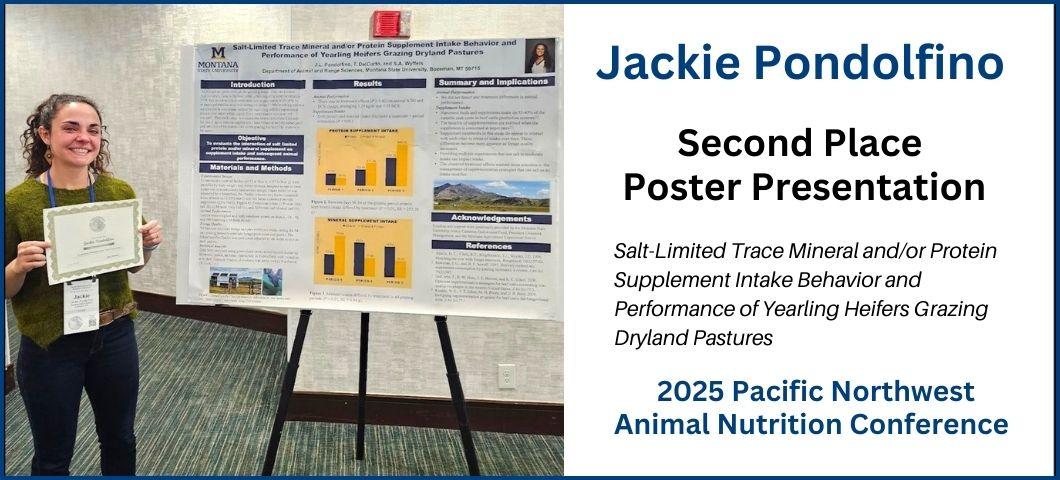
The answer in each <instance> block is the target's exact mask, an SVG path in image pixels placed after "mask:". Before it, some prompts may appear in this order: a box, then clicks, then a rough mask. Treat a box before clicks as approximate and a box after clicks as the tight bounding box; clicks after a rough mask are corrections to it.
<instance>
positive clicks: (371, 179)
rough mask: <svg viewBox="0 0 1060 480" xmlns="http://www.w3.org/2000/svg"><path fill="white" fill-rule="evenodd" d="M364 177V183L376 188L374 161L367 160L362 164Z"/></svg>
mask: <svg viewBox="0 0 1060 480" xmlns="http://www.w3.org/2000/svg"><path fill="white" fill-rule="evenodd" d="M364 177H365V182H364V183H366V184H368V185H371V186H373V187H374V186H376V183H375V180H376V176H375V160H369V161H367V162H365V164H364Z"/></svg>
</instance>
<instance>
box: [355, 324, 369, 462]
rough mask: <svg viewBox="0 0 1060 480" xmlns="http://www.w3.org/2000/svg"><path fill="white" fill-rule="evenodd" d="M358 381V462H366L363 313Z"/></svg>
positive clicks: (366, 349)
mask: <svg viewBox="0 0 1060 480" xmlns="http://www.w3.org/2000/svg"><path fill="white" fill-rule="evenodd" d="M359 369H360V377H359V379H358V381H357V460H364V417H365V402H366V401H367V400H368V392H367V391H368V388H367V387H368V313H367V312H361V362H360V367H359Z"/></svg>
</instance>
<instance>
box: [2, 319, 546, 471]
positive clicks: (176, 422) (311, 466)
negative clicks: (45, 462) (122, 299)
mask: <svg viewBox="0 0 1060 480" xmlns="http://www.w3.org/2000/svg"><path fill="white" fill-rule="evenodd" d="M136 322H137V324H136V329H137V339H138V341H139V345H140V369H141V374H140V375H141V377H140V405H139V409H138V410H137V416H136V432H137V449H138V452H139V453H138V459H137V461H138V467H137V471H138V473H139V474H140V475H258V474H260V473H261V466H262V463H263V461H264V458H265V448H266V446H267V444H268V437H269V431H270V429H271V428H272V419H273V416H274V415H275V413H276V403H277V402H278V401H279V389H280V380H281V376H282V375H283V367H284V360H283V357H284V353H283V352H284V348H285V346H284V341H285V340H284V337H281V336H276V335H269V334H265V333H260V332H254V331H250V330H246V329H241V328H234V327H226V326H221V325H215V324H209V323H205V322H200V321H195V320H188V319H184V318H179V317H172V316H168V315H160V314H155V313H144V314H143V315H142V316H141V318H140V319H138V320H137V321H136ZM11 345H12V350H13V351H12V352H11V353H12V358H17V354H18V342H17V333H16V334H12V341H11ZM5 410H6V411H5V412H4V413H5V417H4V420H5V421H4V428H5V432H6V435H5V436H6V445H5V449H6V454H7V455H6V456H7V458H6V460H7V464H6V473H7V475H28V474H29V464H30V458H31V456H32V454H33V448H32V440H31V438H30V433H29V424H28V422H27V421H26V412H25V406H24V405H23V403H22V398H21V397H20V396H19V394H18V390H17V389H16V390H14V391H12V392H11V393H10V394H8V395H7V396H6V409H5ZM356 431H357V427H356V426H355V425H347V424H328V423H313V422H287V423H286V424H285V427H284V431H283V437H282V440H281V442H280V450H279V454H278V455H277V459H276V468H275V471H274V474H275V475H466V474H467V466H466V464H465V462H464V456H463V451H462V448H461V445H460V432H459V431H457V430H442V429H432V428H411V427H390V426H369V427H368V428H367V430H366V440H365V444H366V447H365V449H366V454H365V457H366V459H365V460H364V461H362V462H357V461H356V460H354V458H353V456H354V445H355V442H356ZM474 435H475V447H476V450H477V451H478V458H479V467H480V469H481V472H482V474H483V475H562V473H563V438H562V437H555V436H543V435H514V434H502V433H490V432H475V434H474ZM71 473H72V474H74V475H99V448H98V447H97V444H96V439H95V430H94V426H93V422H92V409H91V407H90V406H89V404H88V397H87V396H82V402H81V417H80V419H79V421H78V435H77V443H76V445H75V447H74V460H73V465H72V466H71Z"/></svg>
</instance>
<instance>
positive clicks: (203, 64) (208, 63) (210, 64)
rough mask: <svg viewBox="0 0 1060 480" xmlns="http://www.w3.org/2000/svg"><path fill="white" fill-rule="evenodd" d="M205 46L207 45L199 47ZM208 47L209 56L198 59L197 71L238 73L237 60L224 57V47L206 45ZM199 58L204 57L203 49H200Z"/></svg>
mask: <svg viewBox="0 0 1060 480" xmlns="http://www.w3.org/2000/svg"><path fill="white" fill-rule="evenodd" d="M201 48H204V49H205V48H207V47H201ZM208 48H209V49H210V58H209V59H208V60H206V59H203V60H199V61H198V63H197V65H196V67H198V70H199V73H238V72H239V62H236V61H230V60H228V59H227V58H225V48H226V47H214V46H211V47H208ZM200 52H201V53H200V55H203V56H200V57H199V58H203V57H205V55H204V54H205V50H200Z"/></svg>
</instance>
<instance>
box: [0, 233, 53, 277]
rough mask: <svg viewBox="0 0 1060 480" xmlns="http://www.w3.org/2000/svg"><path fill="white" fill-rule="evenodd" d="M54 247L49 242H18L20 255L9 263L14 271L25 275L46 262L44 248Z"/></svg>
mask: <svg viewBox="0 0 1060 480" xmlns="http://www.w3.org/2000/svg"><path fill="white" fill-rule="evenodd" d="M46 248H52V244H50V243H48V242H37V241H29V242H22V243H20V244H18V255H17V256H16V257H15V259H14V260H12V261H11V263H9V264H8V267H10V268H11V269H12V270H13V273H17V274H19V275H24V274H27V273H29V271H30V270H33V269H34V268H40V267H43V266H44V264H45V263H46V261H45V257H44V249H46Z"/></svg>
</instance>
